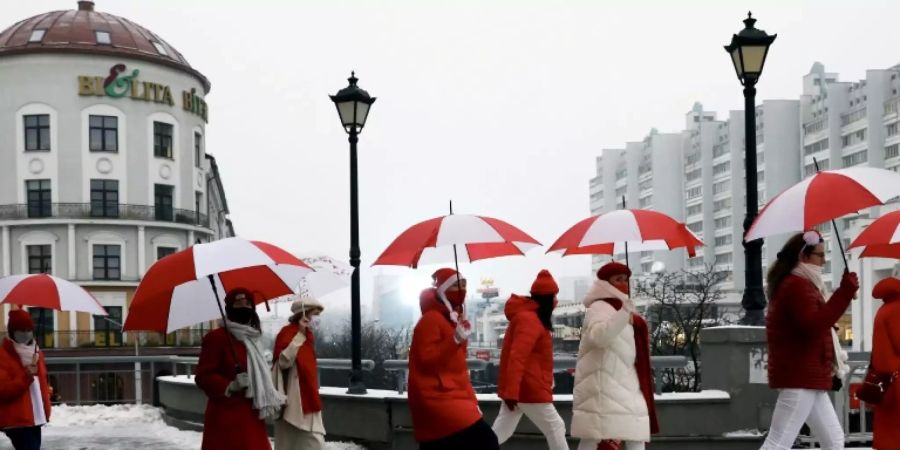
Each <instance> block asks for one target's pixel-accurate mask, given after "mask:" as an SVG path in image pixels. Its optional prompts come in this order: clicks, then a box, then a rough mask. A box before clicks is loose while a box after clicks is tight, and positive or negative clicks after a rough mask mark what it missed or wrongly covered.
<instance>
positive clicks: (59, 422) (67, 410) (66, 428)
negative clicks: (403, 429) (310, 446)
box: [0, 405, 365, 450]
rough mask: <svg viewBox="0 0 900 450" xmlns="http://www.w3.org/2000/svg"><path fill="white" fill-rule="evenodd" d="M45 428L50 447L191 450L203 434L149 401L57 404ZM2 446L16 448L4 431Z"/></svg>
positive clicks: (334, 447)
mask: <svg viewBox="0 0 900 450" xmlns="http://www.w3.org/2000/svg"><path fill="white" fill-rule="evenodd" d="M50 419H51V420H50V424H49V425H47V427H45V428H44V430H43V447H42V448H44V449H46V450H88V449H90V450H191V449H199V448H200V444H201V442H202V439H203V437H202V434H201V433H198V432H195V431H182V430H179V429H177V428H174V427H170V426H168V425H166V423H165V422H164V421H163V417H162V412H161V411H160V410H159V409H157V408H154V407H152V406H148V405H113V406H105V405H92V406H67V405H61V406H57V407H54V408H53V410H52V414H51V417H50ZM325 448H326V449H327V450H365V448H363V447H361V446H359V445H356V444H348V443H344V442H329V443H328V444H327V445H326V447H325ZM0 450H12V446H11V445H10V444H9V441H8V440H7V439H6V438H5V437H3V436H2V435H0Z"/></svg>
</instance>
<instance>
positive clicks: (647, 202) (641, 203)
mask: <svg viewBox="0 0 900 450" xmlns="http://www.w3.org/2000/svg"><path fill="white" fill-rule="evenodd" d="M652 204H653V196H652V195H648V196H646V197H641V199H640V200H638V207H639V208H649V207H650V206H651V205H652ZM198 211H199V210H198Z"/></svg>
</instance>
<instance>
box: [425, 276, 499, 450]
mask: <svg viewBox="0 0 900 450" xmlns="http://www.w3.org/2000/svg"><path fill="white" fill-rule="evenodd" d="M432 278H433V279H434V284H435V285H434V287H431V288H429V289H425V290H424V291H422V294H421V295H420V297H419V306H420V307H421V309H422V317H421V318H420V319H419V322H418V323H416V327H415V330H414V331H413V338H412V345H411V346H410V353H409V409H410V413H411V415H412V423H413V434H414V435H415V439H416V441H417V442H418V443H419V448H420V449H421V450H460V449H462V450H475V449H478V450H498V449H499V448H500V445H499V444H498V443H497V436H496V435H495V434H494V432H493V430H491V427H490V426H489V425H488V424H487V423H485V421H484V420H483V419H482V416H481V409H479V408H478V400H477V399H476V398H475V390H474V389H472V383H471V381H470V380H469V369H468V365H467V363H466V355H467V341H468V338H469V334H470V333H471V325H470V324H469V322H468V321H467V320H465V314H464V308H463V304H464V303H465V299H466V280H465V279H464V278H463V277H462V276H461V275H460V274H459V273H457V272H456V271H455V270H453V269H440V270H438V271H437V272H435V273H434V275H433V276H432Z"/></svg>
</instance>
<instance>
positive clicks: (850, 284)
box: [841, 271, 859, 292]
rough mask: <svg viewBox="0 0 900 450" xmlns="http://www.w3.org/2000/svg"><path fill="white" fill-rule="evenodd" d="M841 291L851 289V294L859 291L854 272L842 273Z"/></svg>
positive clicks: (857, 277)
mask: <svg viewBox="0 0 900 450" xmlns="http://www.w3.org/2000/svg"><path fill="white" fill-rule="evenodd" d="M841 289H852V290H853V292H856V291H858V290H859V276H858V275H856V272H846V271H845V272H844V276H843V277H841Z"/></svg>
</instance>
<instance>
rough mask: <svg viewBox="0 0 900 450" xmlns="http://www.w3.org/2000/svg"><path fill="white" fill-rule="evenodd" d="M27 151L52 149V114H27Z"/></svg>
mask: <svg viewBox="0 0 900 450" xmlns="http://www.w3.org/2000/svg"><path fill="white" fill-rule="evenodd" d="M25 151H26V152H39V151H50V115H49V114H31V115H28V116H25Z"/></svg>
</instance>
